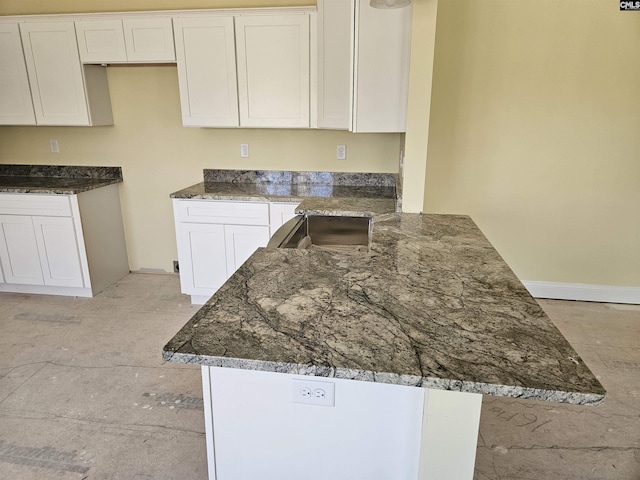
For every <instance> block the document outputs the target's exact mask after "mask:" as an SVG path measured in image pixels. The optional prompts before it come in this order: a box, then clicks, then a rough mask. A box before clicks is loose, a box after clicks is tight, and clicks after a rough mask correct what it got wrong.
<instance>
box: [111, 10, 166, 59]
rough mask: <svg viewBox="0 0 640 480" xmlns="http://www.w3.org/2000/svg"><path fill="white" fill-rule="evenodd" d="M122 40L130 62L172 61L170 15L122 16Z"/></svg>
mask: <svg viewBox="0 0 640 480" xmlns="http://www.w3.org/2000/svg"><path fill="white" fill-rule="evenodd" d="M122 25H123V27H124V41H125V44H126V46H127V60H128V61H130V62H174V61H175V59H176V53H175V49H174V46H173V26H172V23H171V18H170V17H155V18H124V19H123V20H122Z"/></svg>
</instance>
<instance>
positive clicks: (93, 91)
mask: <svg viewBox="0 0 640 480" xmlns="http://www.w3.org/2000/svg"><path fill="white" fill-rule="evenodd" d="M83 70H84V72H83V73H84V79H85V82H86V86H87V101H88V102H89V111H90V112H91V114H90V115H89V116H90V118H91V125H113V113H112V111H111V96H110V95H109V81H108V80H107V69H106V67H102V66H99V65H84V66H83Z"/></svg>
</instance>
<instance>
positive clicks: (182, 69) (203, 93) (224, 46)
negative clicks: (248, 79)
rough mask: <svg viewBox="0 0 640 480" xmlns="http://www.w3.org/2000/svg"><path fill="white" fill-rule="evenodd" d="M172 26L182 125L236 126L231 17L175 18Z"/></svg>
mask: <svg viewBox="0 0 640 480" xmlns="http://www.w3.org/2000/svg"><path fill="white" fill-rule="evenodd" d="M173 27H174V36H175V45H176V60H177V64H178V81H179V86H180V106H181V109H182V123H183V125H185V126H207V127H237V126H239V125H240V124H239V117H238V87H237V79H236V50H235V37H234V33H233V32H234V29H233V17H232V16H221V15H216V16H214V15H211V16H204V17H193V18H191V17H185V18H175V19H174V20H173Z"/></svg>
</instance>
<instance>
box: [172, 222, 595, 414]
mask: <svg viewBox="0 0 640 480" xmlns="http://www.w3.org/2000/svg"><path fill="white" fill-rule="evenodd" d="M373 221H374V224H373V231H372V245H371V249H370V251H369V252H367V253H351V254H349V253H344V252H343V253H336V252H326V251H317V250H295V249H275V250H269V249H258V251H257V252H256V253H254V254H253V256H252V257H250V258H249V260H248V261H247V262H245V264H244V265H243V266H242V267H240V269H239V270H238V271H237V272H236V273H235V274H234V275H233V276H232V277H231V278H230V279H229V280H228V281H227V282H226V283H225V284H224V285H223V286H222V287H221V288H220V290H218V292H216V294H215V295H214V296H213V297H212V298H211V299H210V300H209V301H208V302H207V303H206V304H205V305H204V306H203V307H202V308H201V309H200V310H199V311H198V312H197V313H196V314H195V315H194V317H193V318H192V319H191V320H190V321H189V322H188V323H187V324H186V325H185V326H184V327H183V328H182V329H181V330H180V331H179V332H178V333H177V334H176V335H175V337H174V338H173V339H172V340H171V341H170V342H169V343H168V344H167V345H166V346H165V347H164V350H163V357H164V359H165V360H168V361H172V362H179V363H191V364H202V365H210V366H220V367H229V368H242V369H249V370H259V371H272V372H283V373H291V374H300V375H314V376H322V377H335V378H346V379H354V380H363V381H372V382H382V383H391V384H398V385H412V386H418V387H425V388H434V389H443V390H453V391H461V392H473V393H481V394H489V395H498V396H507V397H518V398H527V399H537V400H547V401H554V402H564V403H573V404H598V403H600V402H601V401H602V400H603V399H604V395H605V390H604V388H603V387H602V385H601V384H600V383H599V382H598V380H597V379H596V378H595V377H594V375H593V374H592V373H591V371H590V370H589V369H588V368H587V366H586V365H585V364H584V362H583V361H582V359H581V358H580V357H579V356H578V354H577V353H576V352H575V350H574V349H573V348H572V347H571V346H570V345H569V343H568V342H567V340H566V339H565V338H564V337H563V336H562V334H561V333H560V332H559V331H558V329H557V328H556V327H555V326H554V325H553V323H552V322H551V321H550V320H549V318H548V317H547V316H546V314H545V313H544V312H543V311H542V309H541V308H540V307H539V305H538V304H537V303H536V301H535V300H534V299H533V298H532V297H531V296H530V295H529V293H528V292H527V290H526V289H525V287H524V286H523V285H522V283H521V282H520V281H519V280H518V278H517V277H516V276H515V274H514V273H513V272H512V271H511V270H510V269H509V267H508V266H507V264H506V263H505V262H504V260H503V259H502V258H501V257H500V255H499V254H498V253H497V252H496V250H495V249H494V248H493V247H492V245H491V244H490V243H489V241H488V240H487V239H486V238H485V237H484V236H483V235H482V233H481V232H480V230H479V229H478V228H477V226H476V225H475V224H474V223H473V221H472V220H471V219H470V218H469V217H466V216H453V215H421V214H403V213H392V214H383V215H377V216H375V217H374V219H373Z"/></svg>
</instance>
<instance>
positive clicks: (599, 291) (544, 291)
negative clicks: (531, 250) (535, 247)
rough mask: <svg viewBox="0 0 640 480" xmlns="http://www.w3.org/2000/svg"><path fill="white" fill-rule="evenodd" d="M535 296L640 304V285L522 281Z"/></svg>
mask: <svg viewBox="0 0 640 480" xmlns="http://www.w3.org/2000/svg"><path fill="white" fill-rule="evenodd" d="M522 283H523V284H524V286H525V287H527V290H529V293H530V294H531V296H532V297H534V298H552V299H555V300H579V301H584V302H601V303H629V304H633V305H640V287H616V286H612V285H591V284H586V283H555V282H538V281H526V280H525V281H523V282H522Z"/></svg>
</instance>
